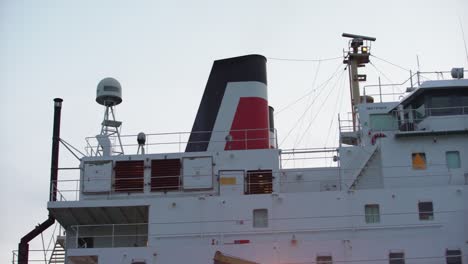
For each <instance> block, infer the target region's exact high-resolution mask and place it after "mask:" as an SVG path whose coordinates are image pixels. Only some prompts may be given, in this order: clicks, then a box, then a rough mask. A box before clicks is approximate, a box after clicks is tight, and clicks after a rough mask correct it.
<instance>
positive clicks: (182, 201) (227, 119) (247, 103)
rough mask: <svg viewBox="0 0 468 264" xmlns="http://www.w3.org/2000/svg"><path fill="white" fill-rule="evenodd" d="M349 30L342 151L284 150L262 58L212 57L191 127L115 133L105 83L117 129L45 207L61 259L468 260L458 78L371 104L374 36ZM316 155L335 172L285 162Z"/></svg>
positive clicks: (467, 185)
mask: <svg viewBox="0 0 468 264" xmlns="http://www.w3.org/2000/svg"><path fill="white" fill-rule="evenodd" d="M345 36H346V37H350V38H351V41H350V49H349V52H347V53H346V54H345V55H346V56H345V61H344V63H345V64H347V67H348V68H349V73H350V83H351V97H352V102H353V104H352V106H353V111H352V113H351V115H350V119H349V120H346V119H341V120H340V146H339V147H338V148H336V149H320V150H310V149H308V150H289V151H286V150H281V149H279V148H278V147H277V146H278V144H277V143H276V141H277V133H276V130H275V127H274V122H273V116H274V111H273V108H272V107H269V104H268V93H267V76H266V59H265V57H263V56H261V55H248V56H242V57H235V58H229V59H223V60H218V61H215V62H214V64H213V68H212V70H211V74H210V77H209V79H208V83H207V86H206V88H205V92H204V94H203V97H202V100H201V104H200V106H199V110H198V114H197V116H196V119H195V122H194V125H193V128H192V131H191V132H190V133H165V134H143V133H140V134H139V135H138V136H134V137H128V136H121V135H120V130H119V127H120V124H121V123H120V122H118V121H115V118H114V117H113V116H112V115H109V114H108V113H113V112H109V111H110V110H111V109H110V110H109V109H108V108H109V107H113V106H115V105H117V104H118V103H120V101H121V100H120V101H119V100H118V99H119V97H120V93H119V91H121V88H120V85H118V82H116V81H115V80H107V82H104V83H101V85H100V86H99V87H101V89H102V90H101V94H99V90H98V98H100V100H99V102H100V103H102V104H103V105H105V106H106V113H107V114H106V118H107V119H106V118H105V120H104V122H103V124H102V125H103V131H105V128H109V127H110V128H111V129H114V130H112V131H114V132H112V133H104V132H103V131H101V134H100V135H99V136H97V137H92V138H88V149H87V150H88V152H87V153H88V155H86V156H85V157H83V158H81V159H80V166H79V167H80V178H79V180H78V181H77V183H78V184H77V185H78V188H75V189H74V194H76V196H75V197H76V199H74V200H66V201H64V200H63V199H62V200H61V199H51V201H50V202H49V203H48V209H49V212H50V214H51V216H52V217H53V218H54V219H56V220H57V221H58V222H59V223H60V225H61V226H63V228H64V229H65V230H66V238H65V239H64V240H63V241H62V242H61V243H62V245H63V247H64V248H65V252H66V254H65V259H64V261H65V263H69V264H82V263H90V264H91V263H93V264H95V263H106V264H107V263H122V264H137V263H138V264H142V263H147V264H149V263H163V264H165V263H186V262H191V263H277V264H279V263H281V264H287V263H291V264H292V263H297V264H299V263H304V264H305V263H322V264H325V263H327V264H329V263H390V264H396V263H434V264H435V263H438V264H439V263H447V264H449V263H450V264H455V263H468V255H467V254H468V165H467V163H468V80H466V79H463V78H462V76H463V70H455V71H454V77H455V78H454V79H451V80H438V81H427V82H424V83H422V84H421V85H420V86H418V87H417V88H415V89H411V90H412V91H411V92H410V93H408V94H407V95H406V96H405V97H404V98H402V99H401V100H400V101H396V102H378V103H377V102H374V100H373V98H372V97H370V96H366V95H364V96H361V94H360V89H359V88H360V87H359V81H363V80H365V76H363V75H360V74H358V68H359V67H361V66H364V65H365V64H366V63H367V62H369V47H370V45H368V44H366V42H368V41H370V42H371V41H374V40H375V39H373V38H368V37H363V36H357V35H350V34H347V35H345ZM106 89H107V91H106ZM105 95H110V97H105ZM99 96H101V97H99ZM103 96H104V97H103ZM116 102H118V103H116ZM110 116H112V117H113V119H112V120H110V119H109V117H110ZM166 140H167V141H166ZM125 142H133V144H132V145H128V144H126V143H125ZM169 145H170V146H175V151H164V150H166V149H170V148H169V147H168V146H169ZM184 148H185V151H183V149H184ZM317 153H320V155H322V154H323V153H326V154H327V155H328V156H329V157H332V158H333V160H334V165H333V166H327V167H299V168H298V167H294V168H291V167H288V168H286V166H284V163H285V160H287V158H285V157H290V156H291V155H293V154H294V155H297V156H300V155H315V154H317ZM75 184H76V182H72V183H70V182H69V181H64V182H62V181H61V180H60V177H59V178H58V179H54V180H53V182H52V186H53V188H51V191H52V194H54V195H58V196H60V195H62V194H63V193H64V192H62V189H63V190H70V189H69V187H67V186H74V185H75ZM51 196H53V195H51ZM237 261H238V262H237ZM19 263H21V262H19Z"/></svg>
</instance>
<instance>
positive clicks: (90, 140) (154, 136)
mask: <svg viewBox="0 0 468 264" xmlns="http://www.w3.org/2000/svg"><path fill="white" fill-rule="evenodd" d="M258 131H266V132H268V136H266V137H258V136H256V137H252V135H249V133H251V132H258ZM239 132H243V133H244V134H243V135H241V136H240V138H237V139H236V138H234V139H231V140H229V141H228V140H226V139H224V140H219V139H218V140H216V139H215V140H202V141H189V137H190V135H192V134H208V133H209V134H212V135H217V136H218V137H220V138H225V136H227V135H231V133H239ZM270 132H271V130H270V128H254V129H234V130H229V131H217V130H213V131H193V132H185V131H182V132H161V133H149V134H146V141H147V142H146V143H145V145H144V147H145V148H149V147H154V146H162V147H164V146H169V147H171V146H175V148H174V149H173V151H174V152H180V151H181V149H182V147H184V148H185V146H186V145H187V144H206V143H210V142H211V143H226V142H231V143H239V142H243V143H244V144H243V146H242V148H241V149H249V144H250V143H251V142H253V143H256V142H259V141H267V142H268V144H269V145H270V144H273V143H274V142H276V140H277V138H276V134H277V133H276V129H275V130H274V133H273V135H271V134H270ZM220 134H221V135H220ZM137 136H138V135H120V139H121V140H122V141H124V142H123V143H122V147H125V148H134V149H135V150H138V149H137V148H138V147H139V145H138V144H137V140H136V139H137ZM109 139H110V140H111V147H116V146H117V144H116V142H114V141H116V139H117V136H109ZM131 139H135V140H134V141H133V142H131V143H130V142H129V140H131ZM158 139H160V140H158ZM85 141H86V146H85V151H86V153H87V155H88V156H97V155H98V154H99V151H98V150H99V147H100V146H99V143H98V141H97V138H96V137H94V136H93V137H86V138H85ZM152 150H154V149H152ZM164 152H165V153H167V152H168V151H164V150H160V151H158V152H152V153H164ZM147 153H149V151H147Z"/></svg>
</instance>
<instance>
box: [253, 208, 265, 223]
mask: <svg viewBox="0 0 468 264" xmlns="http://www.w3.org/2000/svg"><path fill="white" fill-rule="evenodd" d="M253 227H268V209H254V210H253Z"/></svg>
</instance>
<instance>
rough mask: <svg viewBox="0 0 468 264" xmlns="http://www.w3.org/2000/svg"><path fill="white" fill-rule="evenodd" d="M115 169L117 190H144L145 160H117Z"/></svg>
mask: <svg viewBox="0 0 468 264" xmlns="http://www.w3.org/2000/svg"><path fill="white" fill-rule="evenodd" d="M114 170H115V178H114V191H115V192H143V185H144V178H143V176H144V170H145V166H144V161H142V160H135V161H133V160H132V161H116V162H115V168H114Z"/></svg>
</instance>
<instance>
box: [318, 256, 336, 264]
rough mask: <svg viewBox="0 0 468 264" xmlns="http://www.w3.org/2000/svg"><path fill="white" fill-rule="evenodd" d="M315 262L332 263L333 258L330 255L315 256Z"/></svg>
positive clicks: (321, 263)
mask: <svg viewBox="0 0 468 264" xmlns="http://www.w3.org/2000/svg"><path fill="white" fill-rule="evenodd" d="M316 263H317V264H332V263H333V259H332V256H317V259H316Z"/></svg>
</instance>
